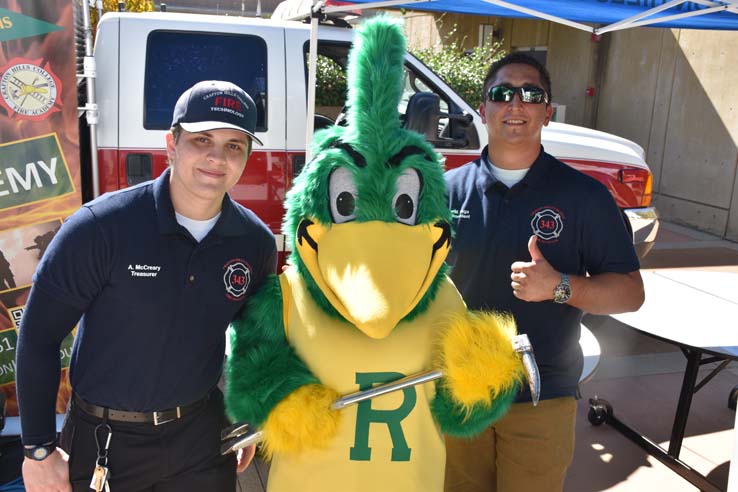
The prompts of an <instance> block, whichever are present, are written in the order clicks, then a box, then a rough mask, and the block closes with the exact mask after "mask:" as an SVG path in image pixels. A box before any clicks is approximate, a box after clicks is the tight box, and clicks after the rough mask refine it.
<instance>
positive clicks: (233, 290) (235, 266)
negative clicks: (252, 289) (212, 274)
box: [223, 258, 251, 301]
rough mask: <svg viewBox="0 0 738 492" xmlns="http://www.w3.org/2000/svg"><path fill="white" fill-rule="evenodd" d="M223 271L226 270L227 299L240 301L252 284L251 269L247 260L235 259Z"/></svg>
mask: <svg viewBox="0 0 738 492" xmlns="http://www.w3.org/2000/svg"><path fill="white" fill-rule="evenodd" d="M223 270H225V273H224V274H223V283H224V284H225V290H226V298H228V299H230V300H231V301H240V300H241V299H243V296H244V295H245V294H246V291H247V290H248V288H249V284H250V283H251V267H250V266H249V264H248V263H247V262H246V261H245V260H242V259H240V258H235V259H233V260H230V261H229V262H228V263H226V264H225V265H223Z"/></svg>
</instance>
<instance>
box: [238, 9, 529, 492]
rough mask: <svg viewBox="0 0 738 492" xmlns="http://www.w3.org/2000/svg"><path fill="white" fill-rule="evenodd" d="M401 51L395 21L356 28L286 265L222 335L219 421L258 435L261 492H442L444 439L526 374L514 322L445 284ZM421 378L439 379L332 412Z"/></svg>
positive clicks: (300, 198) (436, 202) (471, 425)
mask: <svg viewBox="0 0 738 492" xmlns="http://www.w3.org/2000/svg"><path fill="white" fill-rule="evenodd" d="M404 53H405V39H404V36H403V34H402V25H401V22H400V21H398V20H393V19H392V18H389V17H384V16H378V17H374V18H372V19H371V20H368V21H366V22H364V23H363V24H362V26H361V27H360V29H359V30H358V33H357V37H356V40H355V42H354V46H353V48H352V51H351V55H350V59H349V67H348V80H349V93H348V101H347V106H348V112H347V120H348V125H347V126H334V127H331V128H329V129H326V130H324V131H322V132H320V133H318V134H316V135H315V142H314V156H315V157H314V158H313V159H312V160H311V161H310V162H309V163H308V164H307V165H306V166H305V168H304V170H303V171H302V174H300V176H299V177H298V178H297V179H296V180H295V183H294V186H293V188H292V189H291V191H290V192H289V194H288V197H287V202H286V218H285V222H284V227H283V230H284V232H285V234H286V235H287V236H288V237H289V238H290V239H289V240H290V244H291V247H292V255H291V257H290V266H289V267H288V268H287V269H285V271H284V272H283V273H282V274H281V275H279V276H272V277H271V278H269V279H268V281H267V282H266V284H264V285H263V286H262V287H261V289H260V291H259V292H257V294H256V295H254V296H253V297H252V298H251V299H250V300H249V302H248V305H247V306H246V309H245V310H244V313H245V314H244V315H243V317H242V318H240V319H239V320H237V321H235V322H234V323H233V324H232V326H231V328H230V332H229V337H230V344H231V345H230V346H231V353H230V354H229V358H228V363H227V369H226V378H227V379H226V404H227V408H228V413H229V416H230V417H231V418H232V419H233V420H234V421H247V422H249V423H250V424H253V425H255V426H258V427H260V428H261V429H262V431H263V433H264V443H263V451H264V452H265V453H266V455H267V456H268V457H271V458H272V465H271V471H270V475H269V485H268V489H269V491H270V492H296V491H304V492H311V491H319V492H332V491H336V492H338V491H358V492H360V491H367V492H369V491H371V492H376V491H383V492H392V491H402V492H413V491H418V492H421V491H422V492H434V491H441V490H443V480H444V463H445V449H444V440H443V433H448V434H452V435H461V436H471V435H474V434H476V433H478V432H480V431H482V430H483V429H485V428H486V427H487V426H489V425H490V424H491V423H492V422H494V421H495V420H497V419H498V418H500V417H501V416H502V415H503V414H504V413H505V412H506V411H507V409H508V407H509V406H510V403H511V402H512V400H513V399H514V396H515V394H516V393H517V390H518V385H519V384H520V383H521V381H522V379H523V373H524V370H523V364H522V362H521V357H520V356H519V355H518V354H517V353H516V352H515V350H514V349H513V346H512V344H511V340H510V339H511V337H513V336H514V335H515V326H514V323H513V321H512V320H511V319H510V318H507V317H503V316H500V315H493V314H489V313H480V312H472V311H468V310H467V309H466V306H465V305H464V302H463V300H462V299H461V296H460V295H459V292H458V291H457V290H456V287H455V286H454V285H453V283H452V282H451V281H450V280H449V278H448V277H447V276H446V265H445V264H444V261H445V259H446V255H447V253H448V251H449V248H450V239H451V229H450V225H449V224H450V219H451V215H450V210H449V209H448V206H447V202H446V192H445V184H444V180H443V169H442V167H441V165H440V164H439V161H438V157H437V155H436V154H435V153H434V151H433V148H432V147H431V146H430V145H429V144H428V143H427V142H426V141H425V140H424V139H423V137H422V136H421V135H419V134H417V133H414V132H411V131H408V130H405V129H403V128H402V126H401V124H400V117H399V113H398V110H397V106H398V104H399V102H400V99H401V95H402V86H403V84H402V77H403V58H404ZM499 281H501V282H504V281H505V280H504V279H499ZM429 369H440V370H441V371H442V372H443V377H442V378H441V379H439V380H437V382H435V383H426V384H424V385H418V386H412V387H409V388H405V389H403V390H401V391H397V392H394V393H391V394H386V395H383V396H380V397H377V398H374V399H371V400H367V401H363V402H361V403H359V404H358V405H354V406H350V407H347V408H345V409H343V410H332V409H331V403H332V402H333V401H334V400H336V399H337V398H338V397H340V396H341V395H343V394H347V393H353V392H356V391H358V390H363V389H368V388H371V387H373V386H375V385H377V384H379V383H384V382H388V381H392V380H395V379H399V378H402V377H404V376H407V375H412V374H415V373H419V372H422V371H427V370H429Z"/></svg>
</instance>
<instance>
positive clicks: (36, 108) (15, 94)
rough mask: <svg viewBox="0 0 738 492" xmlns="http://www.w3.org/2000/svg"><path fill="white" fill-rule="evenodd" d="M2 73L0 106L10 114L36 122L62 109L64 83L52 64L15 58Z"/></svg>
mask: <svg viewBox="0 0 738 492" xmlns="http://www.w3.org/2000/svg"><path fill="white" fill-rule="evenodd" d="M0 72H2V76H0V96H1V97H0V105H2V106H3V107H4V108H5V109H6V110H7V111H8V116H9V117H11V118H12V117H14V116H15V117H17V118H18V119H27V120H34V121H35V120H42V119H45V118H47V117H48V116H49V115H50V114H51V113H54V112H56V111H60V108H59V107H60V106H61V91H62V86H61V82H60V81H59V79H58V78H57V76H56V75H55V74H54V72H52V71H51V67H50V65H49V63H46V64H45V65H44V66H41V60H35V61H34V60H26V59H25V58H13V59H12V60H10V62H9V63H8V64H7V65H5V66H4V67H2V68H0Z"/></svg>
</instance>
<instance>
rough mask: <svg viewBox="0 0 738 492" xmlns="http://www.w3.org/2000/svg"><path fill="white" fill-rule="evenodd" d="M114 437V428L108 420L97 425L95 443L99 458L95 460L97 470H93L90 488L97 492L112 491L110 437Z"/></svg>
mask: <svg viewBox="0 0 738 492" xmlns="http://www.w3.org/2000/svg"><path fill="white" fill-rule="evenodd" d="M112 437H113V429H111V428H110V425H108V423H107V421H105V422H103V423H102V424H98V425H97V426H96V427H95V445H96V446H97V459H96V460H95V471H93V472H92V480H90V488H91V489H92V490H94V491H95V492H103V490H104V491H105V492H110V482H109V480H110V470H109V469H108V449H110V439H111V438H112Z"/></svg>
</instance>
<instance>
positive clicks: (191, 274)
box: [18, 171, 276, 441]
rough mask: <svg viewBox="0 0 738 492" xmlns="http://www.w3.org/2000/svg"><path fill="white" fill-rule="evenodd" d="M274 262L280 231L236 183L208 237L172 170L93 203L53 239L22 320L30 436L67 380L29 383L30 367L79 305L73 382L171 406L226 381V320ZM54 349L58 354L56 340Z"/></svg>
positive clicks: (112, 399) (149, 407)
mask: <svg viewBox="0 0 738 492" xmlns="http://www.w3.org/2000/svg"><path fill="white" fill-rule="evenodd" d="M275 270H276V245H275V241H274V236H273V235H272V233H271V232H270V231H269V229H268V228H267V227H266V226H265V225H264V224H263V223H262V222H261V220H259V219H258V218H257V217H256V215H254V214H253V213H252V212H251V211H249V210H248V209H246V208H244V207H242V206H241V205H239V204H237V203H235V202H233V201H232V200H231V199H230V197H228V196H227V195H226V196H225V198H224V200H223V204H222V209H221V215H220V217H219V218H218V221H217V222H216V224H215V226H214V227H213V229H212V230H211V231H210V232H209V233H208V235H207V236H206V237H205V238H203V240H202V241H201V242H199V243H198V242H197V241H196V240H195V239H194V238H193V237H192V236H191V235H190V233H189V232H188V231H187V230H186V229H185V228H184V227H182V226H181V225H179V224H178V223H177V221H176V218H175V214H174V208H173V206H172V201H171V198H170V194H169V172H168V171H167V172H165V173H164V174H163V175H162V176H161V177H159V178H158V179H156V180H155V181H151V182H148V183H144V184H141V185H139V186H136V187H133V188H128V189H126V190H122V191H119V192H115V193H111V194H107V195H104V196H102V197H100V198H98V199H96V200H94V201H92V202H90V203H88V204H86V205H84V206H83V207H82V208H81V209H80V210H78V211H77V212H76V213H74V214H73V215H72V216H71V217H69V219H68V220H67V221H66V222H65V223H64V225H63V226H62V228H61V229H60V231H59V233H58V234H57V235H56V237H55V238H54V240H53V241H52V243H51V244H50V246H49V248H48V250H47V251H46V253H45V255H44V257H43V260H42V261H41V263H40V265H39V267H38V269H37V271H36V274H35V276H34V285H33V291H32V294H31V298H30V299H29V303H28V305H27V306H26V312H25V314H24V318H23V321H22V324H21V340H20V341H19V347H18V350H19V352H18V360H19V366H20V367H19V370H18V372H19V376H22V375H23V374H24V373H25V374H26V377H25V378H23V377H19V381H18V385H19V392H20V393H21V401H22V408H21V415H22V417H24V421H23V433H24V440H26V441H29V440H30V439H26V438H27V437H28V436H34V435H35V436H41V435H43V434H44V424H43V423H40V422H38V420H36V419H40V420H44V419H45V416H44V417H38V415H39V414H38V413H35V414H34V407H35V408H36V409H38V407H39V406H41V407H43V405H35V403H36V401H38V400H35V399H36V398H42V397H41V396H37V395H39V394H42V393H44V392H48V393H50V394H52V395H53V394H54V393H55V385H56V383H57V382H58V374H57V376H56V378H57V380H53V379H52V380H51V381H50V383H49V382H44V383H42V384H46V385H48V384H52V385H53V387H52V386H48V387H43V386H42V387H38V386H37V385H35V387H31V383H32V382H35V383H39V382H38V381H33V379H32V376H31V375H30V374H31V372H32V371H37V368H38V367H42V368H43V367H45V366H44V365H45V364H46V362H45V361H43V360H40V357H41V356H40V355H39V354H41V353H42V349H43V347H44V346H48V345H49V344H52V345H53V344H54V343H57V342H59V341H61V339H63V337H64V336H65V335H66V334H67V333H69V331H70V330H71V329H72V328H73V326H74V322H76V321H77V319H73V320H72V321H71V324H70V321H69V320H70V318H74V317H75V313H76V318H79V317H80V316H81V320H80V322H79V329H78V332H77V335H76V339H75V343H74V348H73V353H72V359H71V363H70V380H71V383H72V387H73V388H74V391H75V392H77V393H78V394H79V395H80V396H81V397H82V398H83V399H85V400H87V401H89V402H92V403H95V404H98V405H102V406H106V407H110V408H115V409H121V410H131V411H154V410H163V409H168V408H172V407H175V406H178V405H184V404H187V403H190V402H193V401H196V400H198V399H201V398H202V397H203V396H204V395H205V394H206V393H207V392H208V391H209V390H210V389H212V388H213V387H214V386H215V385H216V384H217V382H218V379H219V377H220V374H221V370H222V363H223V356H224V348H225V330H226V328H227V327H228V324H229V323H230V322H231V320H232V319H233V318H234V317H235V316H236V314H237V313H238V312H239V310H240V309H241V308H242V307H243V305H244V303H245V301H246V299H248V297H249V296H250V295H251V294H252V293H253V292H254V291H255V290H256V289H258V287H259V286H260V285H261V284H262V283H263V281H264V279H265V277H266V276H267V275H268V274H270V273H274V272H275ZM34 294H35V295H36V296H37V297H39V298H43V301H44V305H40V303H39V302H36V303H33V302H32V301H33V298H34ZM46 313H48V314H46ZM56 354H57V355H56V364H57V366H58V345H57V347H56ZM26 371H27V372H26ZM24 385H25V387H24ZM23 390H25V391H23ZM36 412H37V410H36ZM26 417H27V418H26Z"/></svg>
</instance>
